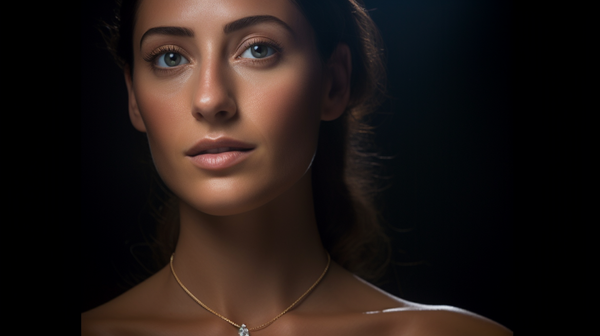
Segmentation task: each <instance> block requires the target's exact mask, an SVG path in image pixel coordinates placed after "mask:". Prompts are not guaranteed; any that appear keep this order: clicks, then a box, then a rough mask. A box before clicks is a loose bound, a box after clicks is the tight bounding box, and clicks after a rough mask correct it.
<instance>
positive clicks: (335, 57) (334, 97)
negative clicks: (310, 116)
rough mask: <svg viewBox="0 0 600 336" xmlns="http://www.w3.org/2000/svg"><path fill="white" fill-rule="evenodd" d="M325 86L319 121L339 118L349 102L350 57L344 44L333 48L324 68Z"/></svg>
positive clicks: (348, 50) (348, 49)
mask: <svg viewBox="0 0 600 336" xmlns="http://www.w3.org/2000/svg"><path fill="white" fill-rule="evenodd" d="M325 71H326V74H325V75H326V76H327V78H326V82H325V83H326V86H325V89H326V91H325V97H324V106H323V111H322V112H321V120H325V121H329V120H335V119H337V118H339V117H340V116H341V115H342V113H344V111H345V110H346V107H347V106H348V102H349V101H350V89H351V85H350V77H351V75H352V55H351V53H350V48H349V47H348V45H347V44H345V43H340V44H338V46H337V47H336V48H335V50H334V51H333V53H332V54H331V57H330V58H329V61H328V62H327V64H326V66H325Z"/></svg>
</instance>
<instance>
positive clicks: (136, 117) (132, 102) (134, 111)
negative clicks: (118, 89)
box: [124, 66, 146, 132]
mask: <svg viewBox="0 0 600 336" xmlns="http://www.w3.org/2000/svg"><path fill="white" fill-rule="evenodd" d="M124 73H125V84H126V85H127V96H128V97H129V104H128V105H129V119H130V120H131V123H132V124H133V127H135V129H136V130H138V131H140V132H146V125H144V120H143V119H142V116H141V115H140V109H139V108H138V104H137V100H136V99H135V92H133V79H132V78H131V71H130V70H129V66H125V68H124Z"/></svg>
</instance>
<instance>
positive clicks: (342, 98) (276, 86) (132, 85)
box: [82, 0, 512, 336]
mask: <svg viewBox="0 0 600 336" xmlns="http://www.w3.org/2000/svg"><path fill="white" fill-rule="evenodd" d="M248 18H251V19H248ZM164 27H169V28H168V29H164ZM252 48H254V51H255V52H254V53H253V52H252V50H251V49H252ZM133 51H134V62H133V64H132V65H130V66H132V67H133V76H131V75H130V71H129V69H126V71H125V80H126V83H127V89H128V93H129V114H130V118H131V122H132V124H133V126H134V127H135V128H136V129H137V130H139V131H141V132H145V133H146V134H147V136H148V141H149V144H150V149H151V152H152V157H153V160H154V163H155V165H156V168H157V170H158V172H159V174H160V176H161V178H162V179H163V180H164V182H165V183H166V185H167V186H168V187H169V188H170V189H171V191H173V193H174V194H175V195H177V197H178V198H179V210H180V218H181V222H180V226H181V229H180V235H179V240H178V242H177V248H176V251H175V257H174V263H173V265H174V268H175V270H176V272H177V275H178V276H179V278H180V279H181V281H182V282H183V283H184V284H185V286H186V287H187V288H188V289H189V290H190V291H191V292H192V293H194V294H195V295H196V296H197V297H198V298H199V299H200V300H202V301H203V302H204V303H205V304H206V305H207V306H209V307H210V308H211V309H213V310H215V311H217V312H219V313H220V314H222V315H223V316H226V317H227V318H229V319H231V320H232V321H234V322H236V323H238V324H241V323H244V324H246V325H247V326H248V327H249V328H252V327H253V326H257V325H260V324H263V323H265V322H267V321H269V320H271V319H272V318H274V317H275V316H277V315H278V314H279V313H280V312H282V311H283V310H284V309H286V308H287V307H288V306H289V305H290V304H291V303H292V302H294V301H295V300H296V299H297V298H298V297H300V296H301V295H302V294H303V293H304V292H305V291H306V290H307V289H308V288H309V287H310V286H311V285H312V284H313V283H314V282H315V280H316V279H317V278H318V277H319V275H320V274H321V273H322V271H323V269H324V268H325V265H326V262H327V256H326V252H325V249H324V248H323V245H322V243H321V240H320V237H319V233H318V230H317V224H316V220H315V214H314V210H313V196H312V195H313V194H312V189H311V169H310V164H311V162H312V158H313V156H314V153H315V150H316V147H317V136H318V131H319V125H320V123H321V121H322V120H333V119H336V118H338V117H339V116H340V115H341V114H342V113H343V111H344V110H345V108H346V106H347V104H348V101H349V99H350V75H351V72H352V69H351V55H350V51H349V49H348V47H347V46H346V45H344V44H341V45H339V46H338V47H337V49H336V50H335V51H334V53H333V55H332V56H331V58H330V60H329V61H328V62H325V63H323V62H321V60H320V58H319V53H318V50H317V48H316V43H315V40H314V33H313V31H312V28H311V27H310V25H309V24H308V22H307V21H306V19H305V18H304V17H303V16H302V14H301V13H300V12H299V10H298V8H297V7H296V6H295V5H294V4H293V2H292V1H288V0H251V1H250V0H219V1H212V0H168V1H164V0H162V1H161V0H143V1H142V2H141V5H140V7H139V10H138V12H137V21H136V23H135V26H134V34H133ZM220 139H221V140H222V139H226V140H228V141H229V140H234V141H237V142H240V143H243V144H245V146H247V147H248V148H245V150H244V152H243V154H240V153H235V155H238V154H239V157H242V159H240V160H239V161H235V160H234V161H231V162H233V163H231V162H230V163H231V164H230V165H229V166H228V165H227V164H222V163H220V162H225V161H227V160H226V159H227V158H225V159H223V157H220V156H218V155H215V156H214V160H213V159H206V160H204V159H202V160H204V161H202V160H200V161H202V162H209V161H210V162H212V163H210V162H209V163H210V164H213V166H210V167H208V168H207V167H205V166H202V164H200V165H199V164H198V163H197V162H195V161H194V157H195V156H198V155H205V154H199V153H197V152H194V148H197V146H199V145H198V144H199V143H200V144H201V143H202V141H205V142H209V143H214V142H215V141H220ZM229 147H231V146H229ZM228 150H229V151H234V152H235V150H236V149H235V148H229V149H228ZM204 158H208V156H205V157H204ZM211 160H213V161H211ZM219 160H225V161H219ZM227 162H229V161H227ZM82 334H83V335H145V336H148V335H173V336H179V335H182V336H183V335H224V336H226V335H236V334H237V330H236V328H235V327H233V326H231V325H230V324H229V323H227V322H225V321H224V320H222V319H220V318H218V317H216V316H215V315H213V314H211V313H210V312H208V311H207V310H205V309H203V308H202V307H201V306H199V305H198V304H197V303H196V302H195V301H193V300H192V299H191V298H190V297H189V296H188V295H187V294H186V293H185V292H184V291H183V290H182V288H181V287H180V286H179V284H178V283H177V282H176V281H175V279H174V277H173V275H172V274H171V270H170V269H169V267H168V266H167V267H166V268H164V269H162V270H161V271H159V272H158V273H156V274H155V275H153V276H152V277H150V278H148V279H147V280H145V281H144V282H142V283H141V284H139V285H138V286H136V287H134V288H133V289H131V290H129V291H127V292H126V293H124V294H123V295H121V296H119V297H117V298H115V299H114V300H112V301H110V302H108V303H106V304H104V305H102V306H100V307H98V308H95V309H93V310H90V311H88V312H86V313H84V314H83V315H82ZM250 334H251V335H261V336H270V335H290V336H293V335H328V336H330V335H344V336H348V335H357V336H358V335H360V336H363V335H437V336H439V335H460V336H467V335H478V336H479V335H511V334H512V333H511V332H510V331H509V330H507V329H506V328H504V327H503V326H501V325H499V324H497V323H495V322H493V321H490V320H488V319H486V318H484V317H481V316H478V315H476V314H472V313H470V312H467V311H464V310H460V309H457V308H453V307H447V306H427V305H420V304H416V303H412V302H408V301H405V300H402V299H399V298H397V297H394V296H392V295H390V294H387V293H385V292H383V291H381V290H379V289H377V288H375V287H373V286H372V285H370V284H368V283H366V282H364V281H362V280H361V279H359V278H357V277H356V276H355V275H353V274H351V273H350V272H348V271H346V270H345V269H343V268H342V267H340V266H339V265H338V264H336V263H335V262H332V263H331V267H330V269H329V271H328V273H327V274H326V276H325V277H324V278H323V280H322V282H321V283H320V284H319V285H318V286H317V287H316V288H315V290H314V291H313V292H312V293H311V294H310V295H309V296H308V297H307V298H306V299H305V300H303V301H302V302H301V303H300V304H299V305H298V306H297V307H295V308H294V309H293V310H291V311H290V312H288V313H287V314H285V315H284V316H283V317H281V318H280V319H278V320H277V321H276V322H275V323H273V324H272V325H270V326H268V327H267V328H265V329H262V330H260V331H251V332H250Z"/></svg>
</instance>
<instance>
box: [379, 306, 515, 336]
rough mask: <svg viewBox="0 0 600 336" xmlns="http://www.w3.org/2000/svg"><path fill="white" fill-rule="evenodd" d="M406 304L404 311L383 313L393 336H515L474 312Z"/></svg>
mask: <svg viewBox="0 0 600 336" xmlns="http://www.w3.org/2000/svg"><path fill="white" fill-rule="evenodd" d="M402 301H403V307H401V308H390V309H385V310H383V311H381V313H382V314H383V315H387V316H386V320H387V321H388V323H391V324H393V327H392V328H391V330H392V331H393V332H391V334H392V335H414V336H426V335H437V336H441V335H448V336H454V335H456V336H459V335H460V336H469V335H473V336H475V335H490V336H495V335H498V336H504V335H512V332H511V331H510V330H509V329H507V328H506V327H504V326H502V325H500V324H498V323H496V322H494V321H492V320H490V319H488V318H485V317H483V316H481V315H478V314H475V313H473V312H470V311H467V310H464V309H460V308H456V307H452V306H433V305H424V304H417V303H413V302H408V301H405V300H402Z"/></svg>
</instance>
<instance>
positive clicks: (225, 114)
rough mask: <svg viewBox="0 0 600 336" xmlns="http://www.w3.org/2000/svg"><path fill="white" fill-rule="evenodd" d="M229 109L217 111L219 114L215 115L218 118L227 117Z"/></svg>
mask: <svg viewBox="0 0 600 336" xmlns="http://www.w3.org/2000/svg"><path fill="white" fill-rule="evenodd" d="M227 114H228V113H227V111H219V112H217V114H216V115H215V117H217V118H226V117H227Z"/></svg>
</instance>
